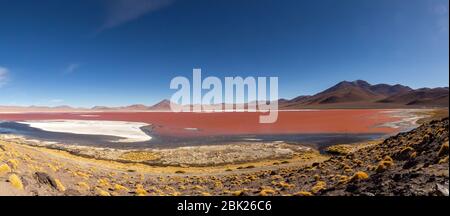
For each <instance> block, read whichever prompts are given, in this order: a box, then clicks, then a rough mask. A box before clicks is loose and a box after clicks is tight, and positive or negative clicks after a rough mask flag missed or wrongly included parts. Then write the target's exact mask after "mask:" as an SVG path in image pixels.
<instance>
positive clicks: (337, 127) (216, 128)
mask: <svg viewBox="0 0 450 216" xmlns="http://www.w3.org/2000/svg"><path fill="white" fill-rule="evenodd" d="M384 111H386V110H376V109H352V110H308V111H281V112H279V115H278V121H277V122H276V123H273V124H260V123H259V116H260V115H261V113H248V112H234V113H231V112H226V113H171V112H94V113H9V114H2V113H0V120H10V121H23V120H55V119H77V120H114V121H133V122H145V123H149V124H152V125H153V126H154V132H155V133H157V134H161V135H166V136H204V135H241V134H309V133H394V132H397V131H396V130H397V129H394V128H388V127H379V125H381V124H383V123H387V122H392V121H396V120H398V118H395V117H392V116H390V115H389V113H386V112H384ZM186 128H197V129H198V130H187V129H186Z"/></svg>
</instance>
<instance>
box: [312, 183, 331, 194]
mask: <svg viewBox="0 0 450 216" xmlns="http://www.w3.org/2000/svg"><path fill="white" fill-rule="evenodd" d="M326 186H327V183H326V182H324V181H318V182H317V183H316V185H314V187H312V188H311V192H312V193H313V194H316V193H318V192H320V191H322V190H324V189H326Z"/></svg>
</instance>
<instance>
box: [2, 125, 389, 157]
mask: <svg viewBox="0 0 450 216" xmlns="http://www.w3.org/2000/svg"><path fill="white" fill-rule="evenodd" d="M141 129H142V130H143V131H144V132H145V133H148V134H149V135H150V136H152V137H153V138H152V140H150V141H147V142H135V143H122V142H117V140H120V139H121V138H120V137H114V136H101V135H82V134H72V133H59V132H49V131H44V130H41V129H37V128H33V127H30V126H28V125H26V124H20V123H17V122H0V134H17V135H22V136H25V137H26V138H30V139H37V140H42V141H51V142H58V143H62V144H72V145H83V146H93V147H109V148H117V149H144V148H175V147H183V146H198V145H224V144H233V143H239V142H246V143H258V142H275V141H282V142H285V143H288V144H294V145H295V144H298V145H300V144H301V145H306V146H310V147H313V148H315V149H318V150H323V149H324V148H326V147H328V146H331V145H335V144H347V143H355V142H361V141H367V140H374V139H378V138H381V137H383V136H385V134H381V133H377V134H375V133H372V134H336V133H335V134H332V133H319V134H318V133H316V134H265V135H262V134H257V135H251V134H250V135H231V136H195V137H192V136H190V137H182V136H181V137H180V136H166V135H164V136H161V135H158V134H154V133H152V131H151V128H147V127H142V128H141Z"/></svg>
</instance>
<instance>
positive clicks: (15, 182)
mask: <svg viewBox="0 0 450 216" xmlns="http://www.w3.org/2000/svg"><path fill="white" fill-rule="evenodd" d="M9 183H11V185H12V186H13V187H15V188H17V189H19V190H23V184H22V180H20V177H19V176H17V175H16V174H11V175H10V176H9Z"/></svg>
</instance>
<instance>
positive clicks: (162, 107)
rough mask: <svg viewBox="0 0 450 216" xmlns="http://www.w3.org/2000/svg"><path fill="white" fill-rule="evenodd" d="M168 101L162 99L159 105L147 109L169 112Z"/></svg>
mask: <svg viewBox="0 0 450 216" xmlns="http://www.w3.org/2000/svg"><path fill="white" fill-rule="evenodd" d="M170 103H171V102H170V101H169V100H167V99H164V100H162V101H160V102H159V103H157V104H155V105H153V106H151V107H150V108H149V109H150V110H160V111H167V110H170Z"/></svg>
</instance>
